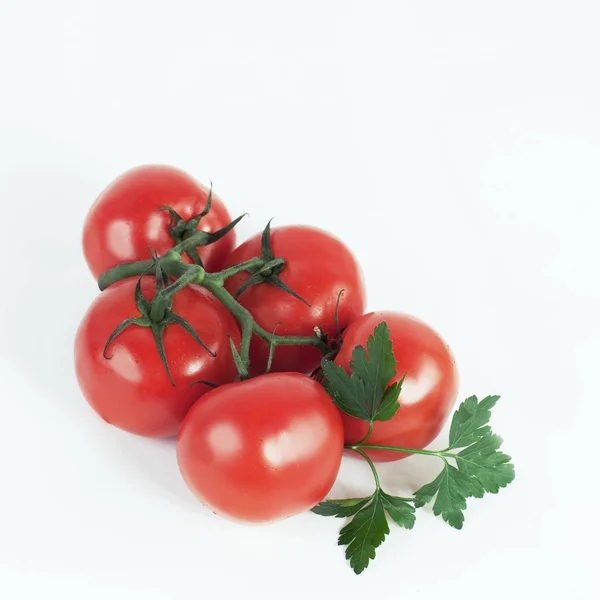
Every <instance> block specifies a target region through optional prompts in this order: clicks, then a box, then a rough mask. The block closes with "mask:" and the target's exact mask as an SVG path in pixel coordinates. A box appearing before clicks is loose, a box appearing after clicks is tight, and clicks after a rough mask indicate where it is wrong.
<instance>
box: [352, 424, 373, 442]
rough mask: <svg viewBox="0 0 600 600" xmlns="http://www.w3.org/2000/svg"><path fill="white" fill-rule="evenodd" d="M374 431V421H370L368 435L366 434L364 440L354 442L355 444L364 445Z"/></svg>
mask: <svg viewBox="0 0 600 600" xmlns="http://www.w3.org/2000/svg"><path fill="white" fill-rule="evenodd" d="M372 433H373V421H369V431H367V435H365V437H364V438H363V439H362V440H360V442H358V444H354V445H355V446H362V445H363V444H364V443H365V442H366V441H367V440H368V439H369V438H370V437H371V434H372Z"/></svg>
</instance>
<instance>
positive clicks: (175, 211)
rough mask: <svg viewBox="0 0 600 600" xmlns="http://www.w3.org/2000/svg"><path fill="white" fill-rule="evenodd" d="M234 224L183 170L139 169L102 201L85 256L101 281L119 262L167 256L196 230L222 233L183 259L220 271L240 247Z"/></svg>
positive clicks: (89, 228) (94, 212) (91, 216)
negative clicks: (235, 247) (100, 277)
mask: <svg viewBox="0 0 600 600" xmlns="http://www.w3.org/2000/svg"><path fill="white" fill-rule="evenodd" d="M209 198H210V203H209ZM230 222H231V217H230V216H229V213H228V212H227V209H226V208H225V205H224V204H223V202H222V201H221V200H220V199H219V198H218V197H217V196H216V195H214V194H212V193H211V191H210V190H208V189H207V188H205V187H204V186H203V185H201V184H200V183H198V182H197V181H196V180H195V179H193V178H192V177H191V176H190V175H188V174H187V173H185V172H184V171H181V170H180V169H176V168H175V167H171V166H167V165H144V166H139V167H136V168H134V169H131V170H129V171H127V172H126V173H124V174H123V175H121V176H120V177H118V178H117V179H115V180H114V181H113V182H112V183H111V184H110V185H109V186H108V187H107V188H106V189H105V190H104V191H103V192H102V193H101V194H100V196H98V199H97V200H96V202H95V203H94V204H93V206H92V208H91V209H90V211H89V213H88V215H87V218H86V220H85V224H84V228H83V252H84V255H85V258H86V261H87V263H88V265H89V267H90V270H91V271H92V273H93V274H94V277H96V279H97V278H98V277H99V276H100V274H101V273H103V272H104V271H107V270H108V269H110V268H112V267H115V266H117V265H119V264H120V263H124V262H132V261H137V260H143V259H147V258H148V257H149V252H148V249H149V248H150V249H151V250H152V251H154V252H158V254H159V255H162V254H165V253H166V252H168V251H169V250H171V248H172V247H173V246H174V245H175V244H176V243H178V242H180V241H182V240H184V239H186V238H187V237H189V236H190V235H191V234H192V233H194V232H196V231H197V230H199V231H204V232H208V233H212V234H215V233H216V232H221V235H222V237H217V236H213V239H214V241H212V242H210V241H209V240H210V238H209V236H208V235H207V236H206V240H205V241H204V243H205V244H206V245H203V246H201V247H200V248H196V247H194V248H192V249H190V252H189V253H186V254H184V255H183V257H182V260H183V261H184V262H187V263H191V262H196V263H198V264H203V265H204V267H205V268H206V269H207V270H208V271H218V270H219V269H221V267H222V266H223V264H224V262H225V260H226V259H227V257H228V256H229V254H230V253H231V251H232V250H233V248H234V246H235V232H233V231H230V229H231V227H230V228H229V229H226V228H227V226H228V225H229V224H230ZM236 222H237V221H236ZM224 229H226V230H225V231H224ZM215 238H216V239H215ZM200 261H201V262H200Z"/></svg>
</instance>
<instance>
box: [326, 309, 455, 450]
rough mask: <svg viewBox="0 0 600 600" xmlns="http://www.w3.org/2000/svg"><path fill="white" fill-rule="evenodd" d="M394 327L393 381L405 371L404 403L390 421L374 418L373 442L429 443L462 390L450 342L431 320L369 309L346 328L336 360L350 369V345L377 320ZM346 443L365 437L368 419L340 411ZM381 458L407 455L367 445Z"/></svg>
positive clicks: (364, 339) (364, 336) (418, 445)
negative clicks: (429, 321)
mask: <svg viewBox="0 0 600 600" xmlns="http://www.w3.org/2000/svg"><path fill="white" fill-rule="evenodd" d="M383 321H385V322H386V323H387V326H388V328H389V330H390V334H391V340H392V348H393V352H394V356H395V357H396V360H397V361H398V366H397V367H396V372H397V375H396V377H395V378H394V379H393V380H392V381H391V383H394V382H395V381H398V380H400V379H401V378H402V376H403V375H404V374H405V373H406V378H405V380H404V385H403V386H402V392H401V393H400V398H399V401H400V408H399V409H398V412H397V413H396V414H395V415H394V417H392V418H391V419H390V420H389V421H375V423H374V426H373V433H372V434H371V437H370V438H369V441H368V443H369V444H382V445H386V446H402V447H405V448H419V449H421V448H425V446H427V445H428V444H430V443H431V442H432V441H433V440H434V439H435V437H436V436H437V435H438V433H439V432H440V431H441V429H442V427H443V426H444V423H445V422H446V419H447V418H448V415H449V413H450V411H451V410H452V407H453V406H454V402H455V401H456V395H457V393H458V372H457V370H456V365H455V362H454V358H453V356H452V353H451V352H450V349H449V348H448V346H447V345H446V343H445V342H444V341H443V340H442V339H441V338H440V336H439V335H438V334H437V333H436V332H435V331H434V330H433V329H431V327H429V325H426V324H425V323H423V322H422V321H419V320H418V319H415V318H414V317H411V316H409V315H404V314H400V313H395V312H374V313H369V314H366V315H364V316H362V317H360V318H359V319H357V320H356V321H354V322H353V323H352V324H351V325H350V327H348V329H347V330H346V331H345V332H344V336H343V344H342V349H341V351H340V353H339V354H338V355H337V357H336V359H335V362H336V363H337V364H339V365H342V366H343V367H344V368H345V369H346V370H347V371H348V372H350V367H349V362H350V360H351V359H352V350H353V349H354V347H355V346H358V345H361V346H364V347H365V348H366V344H367V340H368V338H369V336H370V335H372V334H373V330H374V329H375V327H376V326H377V325H379V323H381V322H383ZM340 414H341V415H342V421H343V423H344V437H345V443H346V444H353V443H356V442H359V441H360V440H362V439H363V438H364V437H365V435H366V434H367V431H368V423H367V422H366V421H362V420H360V419H355V418H354V417H350V416H349V415H346V414H345V413H341V412H340ZM367 454H368V455H369V456H370V457H371V458H372V459H373V460H378V461H392V460H398V459H400V458H404V457H406V456H409V455H408V454H405V453H398V452H393V451H381V450H369V451H367Z"/></svg>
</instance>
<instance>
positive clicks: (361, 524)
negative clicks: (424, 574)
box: [338, 490, 390, 575]
mask: <svg viewBox="0 0 600 600" xmlns="http://www.w3.org/2000/svg"><path fill="white" fill-rule="evenodd" d="M389 532H390V528H389V526H388V522H387V519H386V517H385V511H384V508H383V498H382V495H381V492H380V491H379V490H377V491H376V492H375V493H374V494H373V496H372V502H371V503H370V504H368V505H367V506H365V507H363V508H362V509H361V510H359V511H358V512H357V513H356V514H355V516H354V518H353V519H352V521H350V523H348V524H347V525H346V526H345V527H343V528H342V530H341V531H340V536H339V538H338V545H340V546H347V548H346V558H347V559H348V560H349V561H350V566H351V567H352V569H353V570H354V572H355V573H356V574H357V575H358V574H360V573H362V572H363V571H364V570H365V569H366V568H367V566H368V565H369V561H370V560H373V559H374V558H375V549H376V548H377V547H378V546H380V545H381V544H382V543H383V540H384V539H385V536H386V535H387V534H388V533H389Z"/></svg>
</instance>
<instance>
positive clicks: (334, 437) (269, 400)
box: [177, 373, 344, 522]
mask: <svg viewBox="0 0 600 600" xmlns="http://www.w3.org/2000/svg"><path fill="white" fill-rule="evenodd" d="M343 438H344V434H343V429H342V422H341V419H340V416H339V413H338V411H337V409H336V408H335V406H334V405H333V404H332V403H331V399H330V398H329V396H328V394H327V393H326V392H325V390H324V388H323V387H322V386H321V385H320V384H318V383H317V382H316V381H314V380H313V379H310V378H308V377H306V376H304V375H301V374H299V373H270V374H268V375H261V376H259V377H256V378H255V379H250V380H248V381H244V382H239V383H233V384H230V385H226V386H223V387H221V388H218V389H215V390H213V391H211V392H209V393H208V394H206V396H205V397H204V399H203V400H202V402H198V403H196V404H195V405H194V406H193V407H192V409H191V410H190V412H189V413H188V415H187V417H186V418H185V420H184V421H183V424H182V426H181V430H180V432H179V435H178V436H177V459H178V462H179V467H180V469H181V473H182V475H183V478H184V480H185V481H186V483H187V485H188V486H189V488H190V489H191V491H192V492H193V493H194V494H195V495H196V496H197V497H198V498H199V499H200V501H201V502H202V503H203V504H204V505H205V506H207V507H209V508H210V509H211V510H213V511H214V512H216V513H217V514H220V515H222V516H226V517H228V518H231V519H234V520H239V521H246V522H267V521H274V520H278V519H283V518H285V517H289V516H292V515H295V514H298V513H301V512H304V511H306V510H308V509H310V508H312V507H313V506H315V505H316V504H318V503H319V502H320V501H321V500H322V499H323V498H324V497H325V495H326V494H327V493H328V492H329V490H330V489H331V487H332V485H333V483H334V481H335V478H336V476H337V473H338V470H339V467H340V462H341V459H342V452H343V443H344V441H343Z"/></svg>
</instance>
